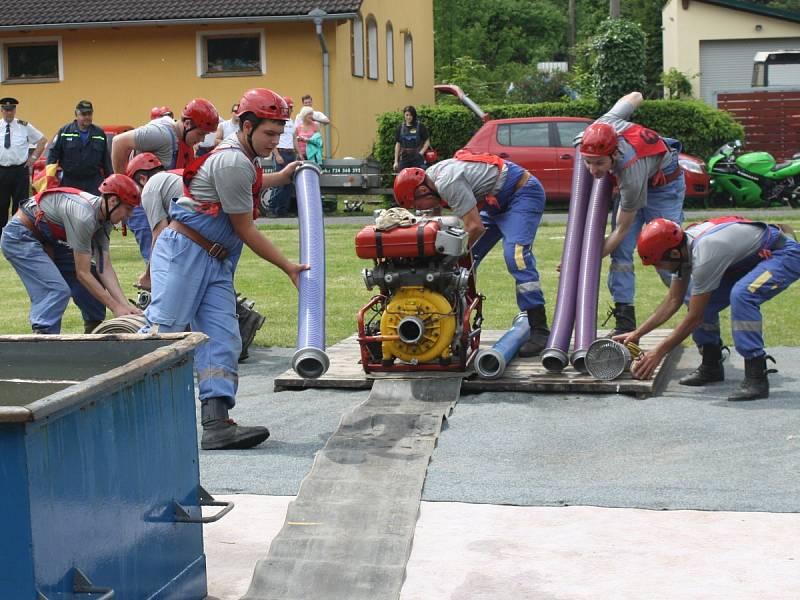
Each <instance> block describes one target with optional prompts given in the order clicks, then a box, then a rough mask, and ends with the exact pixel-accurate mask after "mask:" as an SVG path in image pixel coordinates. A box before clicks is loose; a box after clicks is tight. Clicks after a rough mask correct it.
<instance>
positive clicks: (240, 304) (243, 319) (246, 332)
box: [236, 296, 266, 362]
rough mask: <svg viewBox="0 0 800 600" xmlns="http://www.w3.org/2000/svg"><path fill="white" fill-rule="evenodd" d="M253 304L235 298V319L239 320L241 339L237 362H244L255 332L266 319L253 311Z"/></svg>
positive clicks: (239, 297)
mask: <svg viewBox="0 0 800 600" xmlns="http://www.w3.org/2000/svg"><path fill="white" fill-rule="evenodd" d="M254 305H255V302H253V301H252V300H248V299H247V298H244V297H242V296H238V297H237V298H236V317H237V318H238V319H239V335H240V336H241V338H242V351H241V353H240V354H239V362H242V361H243V360H245V359H246V358H247V357H248V356H249V354H248V352H247V349H248V348H249V347H250V344H252V343H253V340H254V339H255V337H256V332H257V331H258V330H259V329H261V327H262V326H263V325H264V321H266V317H264V316H263V315H261V313H259V312H257V311H256V310H254V309H253V306H254Z"/></svg>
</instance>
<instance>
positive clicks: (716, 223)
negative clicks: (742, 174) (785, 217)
mask: <svg viewBox="0 0 800 600" xmlns="http://www.w3.org/2000/svg"><path fill="white" fill-rule="evenodd" d="M638 250H639V255H640V256H641V258H642V262H643V263H644V264H645V265H655V267H656V268H658V269H664V270H667V271H670V272H672V273H674V275H673V278H672V284H671V285H670V288H669V293H668V294H667V297H666V298H665V299H664V301H663V302H662V303H661V305H660V306H659V307H658V308H657V309H656V311H655V312H654V313H653V314H652V315H651V316H650V317H649V318H648V319H647V320H646V321H645V322H644V323H643V324H642V325H641V326H640V327H638V328H637V329H636V330H634V331H633V332H631V333H628V334H624V335H621V336H617V337H616V338H615V339H616V340H617V341H620V342H623V343H624V342H627V341H631V342H638V340H639V338H641V337H642V336H643V335H645V334H646V333H648V332H649V331H652V330H653V329H655V328H656V327H658V326H659V325H661V324H662V323H664V322H665V321H666V320H667V319H669V318H670V317H671V316H672V315H674V314H675V313H676V312H677V311H678V309H679V308H680V307H681V304H683V303H684V301H685V299H686V298H687V296H688V304H689V312H688V314H687V315H686V317H684V319H683V321H681V322H680V324H679V325H678V326H677V327H676V328H675V329H674V330H673V332H672V333H671V334H670V336H669V337H668V338H667V339H665V340H664V341H663V342H661V343H660V344H659V345H658V346H656V347H655V348H654V349H653V350H652V351H650V352H647V353H646V354H644V355H643V357H642V358H641V359H640V360H638V361H636V362H635V363H634V364H633V366H632V371H633V374H634V376H636V377H639V378H641V379H647V378H649V377H651V376H652V374H653V372H654V370H655V368H656V367H657V366H658V365H659V363H660V362H661V360H662V359H663V358H664V356H665V355H666V354H667V353H668V352H669V351H670V350H672V349H673V348H674V347H675V346H677V345H678V344H680V343H681V342H682V341H683V340H684V339H686V337H687V336H688V335H689V334H691V335H692V338H693V339H694V341H695V343H696V344H697V346H698V348H699V349H700V353H701V354H702V357H703V360H702V363H701V365H700V366H699V367H698V368H697V370H695V371H694V372H693V373H691V374H689V375H687V376H686V377H684V378H683V379H681V380H680V383H682V384H683V385H692V386H703V385H707V384H710V383H714V382H716V381H722V380H723V379H724V378H725V374H724V371H723V367H722V339H721V336H720V328H719V313H720V311H721V310H723V309H725V308H726V307H727V306H728V305H730V307H731V329H732V330H733V343H734V344H735V346H736V351H737V352H738V353H739V354H741V355H742V356H743V357H744V368H745V378H744V381H742V383H741V386H740V387H739V389H738V390H736V391H735V392H733V393H732V394H731V395H730V396H729V397H728V400H755V399H758V398H767V397H768V396H769V381H768V380H767V374H768V373H771V372H775V371H774V370H772V369H769V370H768V369H767V359H770V360H772V361H773V362H774V359H772V357H771V356H767V354H766V352H765V351H764V338H763V335H762V320H761V305H762V304H763V303H764V302H766V301H768V300H770V299H772V298H773V297H775V296H776V295H778V294H780V293H781V292H782V291H783V290H785V289H786V288H788V287H789V286H790V285H791V284H792V283H794V282H795V281H796V280H797V279H798V278H800V244H798V243H797V242H796V241H795V240H794V238H792V237H789V236H788V235H786V234H784V232H783V228H782V227H781V226H778V225H768V224H767V223H761V222H757V221H748V220H747V219H743V218H741V217H720V218H716V219H711V220H709V221H704V222H702V223H698V224H694V225H690V226H689V227H687V228H686V231H682V230H681V228H680V226H679V225H678V224H677V223H674V222H672V221H668V220H666V219H655V220H653V221H651V222H650V223H648V224H647V225H646V226H645V227H644V229H643V230H642V233H641V235H640V236H639V241H638Z"/></svg>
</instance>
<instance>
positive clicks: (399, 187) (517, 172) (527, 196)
mask: <svg viewBox="0 0 800 600" xmlns="http://www.w3.org/2000/svg"><path fill="white" fill-rule="evenodd" d="M394 195H395V198H396V200H397V203H398V204H399V205H400V206H402V207H403V208H407V209H418V210H431V209H439V208H441V207H442V206H449V207H450V208H451V209H452V211H453V213H455V215H456V216H458V217H459V218H461V219H462V220H463V221H464V228H465V229H466V231H467V233H468V234H469V244H470V248H471V249H472V255H473V257H474V259H475V262H476V266H477V263H480V261H481V260H482V259H483V258H484V257H485V256H486V255H487V254H488V253H489V251H490V250H491V249H492V248H493V247H494V246H495V244H497V242H499V241H500V240H503V257H504V258H505V262H506V268H507V269H508V272H509V273H510V274H511V276H512V277H514V280H515V281H516V284H517V285H516V295H517V304H518V305H519V308H520V310H524V311H526V312H527V313H528V321H529V322H530V327H531V335H530V339H529V340H528V341H527V342H525V344H523V345H522V347H521V348H520V350H519V355H520V356H523V357H528V356H536V355H537V354H539V353H540V352H541V351H542V350H544V347H545V346H546V345H547V338H548V336H549V335H550V330H549V328H548V326H547V315H546V314H545V308H544V294H542V286H541V284H540V282H539V272H538V271H537V270H536V258H535V257H534V255H533V241H534V238H535V237H536V230H537V229H538V228H539V222H540V221H541V219H542V212H543V211H544V203H545V195H544V189H543V188H542V185H541V184H540V183H539V180H538V179H536V177H534V176H533V175H531V174H530V173H528V171H526V170H525V169H523V168H522V167H520V166H519V165H516V164H514V163H513V162H510V161H507V160H503V159H502V158H500V157H498V156H493V155H490V154H471V153H469V152H466V151H464V150H461V151H459V152H457V153H456V155H455V157H454V158H451V159H448V160H443V161H441V162H438V163H436V164H435V165H433V166H431V167H429V168H428V170H427V171H424V170H422V169H420V168H417V167H411V168H407V169H403V170H402V171H400V173H399V174H398V175H397V177H396V178H395V180H394Z"/></svg>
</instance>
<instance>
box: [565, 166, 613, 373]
mask: <svg viewBox="0 0 800 600" xmlns="http://www.w3.org/2000/svg"><path fill="white" fill-rule="evenodd" d="M613 188H614V185H613V184H612V183H611V178H610V177H609V176H608V175H606V176H605V177H603V178H602V179H595V180H594V185H592V193H591V195H590V197H589V210H588V212H587V217H586V226H585V227H584V230H583V246H582V248H581V260H580V274H579V275H578V290H577V293H576V296H575V297H576V302H577V306H576V308H575V344H574V351H573V352H572V366H573V367H575V369H576V370H578V371H580V372H581V373H588V371H587V369H586V351H587V350H588V349H589V346H590V345H591V343H592V342H593V341H594V340H595V339H596V338H597V295H598V293H599V291H600V261H601V259H602V258H603V243H604V241H605V235H606V223H607V222H608V204H609V202H610V201H611V190H612V189H613Z"/></svg>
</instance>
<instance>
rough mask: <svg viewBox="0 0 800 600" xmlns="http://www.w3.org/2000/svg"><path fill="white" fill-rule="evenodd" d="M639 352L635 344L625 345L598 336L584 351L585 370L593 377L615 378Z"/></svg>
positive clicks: (607, 379)
mask: <svg viewBox="0 0 800 600" xmlns="http://www.w3.org/2000/svg"><path fill="white" fill-rule="evenodd" d="M639 354H641V350H640V349H639V347H638V346H636V345H635V344H628V345H627V346H625V345H623V344H620V343H619V342H615V341H613V340H610V339H608V338H600V339H598V340H595V341H593V342H592V344H591V345H590V346H589V349H588V350H587V351H586V358H585V361H586V370H587V371H589V375H591V376H592V377H594V378H595V379H603V380H606V381H609V380H611V379H616V378H617V377H619V376H620V375H622V374H623V373H624V372H625V370H626V369H627V368H628V367H630V365H631V360H633V357H635V356H638V355H639Z"/></svg>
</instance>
